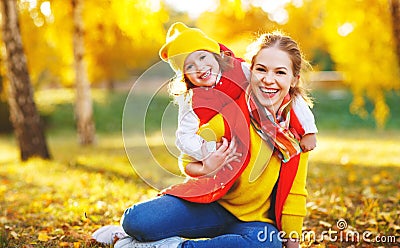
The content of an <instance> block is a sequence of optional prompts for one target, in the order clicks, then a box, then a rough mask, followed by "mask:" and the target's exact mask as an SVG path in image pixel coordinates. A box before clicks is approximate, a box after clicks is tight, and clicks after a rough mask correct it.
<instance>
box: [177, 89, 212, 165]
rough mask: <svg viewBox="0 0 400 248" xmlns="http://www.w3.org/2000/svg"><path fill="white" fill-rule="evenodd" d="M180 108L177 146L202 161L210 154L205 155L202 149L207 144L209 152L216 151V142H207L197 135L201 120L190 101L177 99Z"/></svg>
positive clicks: (183, 97) (184, 98) (180, 97)
mask: <svg viewBox="0 0 400 248" xmlns="http://www.w3.org/2000/svg"><path fill="white" fill-rule="evenodd" d="M176 102H177V103H178V106H179V113H178V128H177V130H176V142H175V143H176V146H177V147H178V149H179V150H180V151H181V152H183V153H185V154H187V155H189V156H190V157H193V158H194V159H196V160H197V161H202V160H203V159H204V158H205V157H206V156H207V155H208V154H203V152H202V150H201V147H202V144H203V143H206V147H207V149H208V152H209V153H211V152H213V151H215V149H216V144H215V142H207V141H205V140H204V139H203V138H202V137H200V135H198V134H197V131H198V130H199V119H198V117H197V115H196V114H195V113H194V111H193V109H192V106H191V103H190V100H188V98H187V97H185V96H183V95H182V96H179V97H178V98H177V99H176Z"/></svg>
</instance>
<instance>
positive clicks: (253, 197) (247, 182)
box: [199, 115, 308, 237]
mask: <svg viewBox="0 0 400 248" xmlns="http://www.w3.org/2000/svg"><path fill="white" fill-rule="evenodd" d="M210 131H211V132H210ZM199 134H200V135H201V136H202V137H203V138H205V139H206V140H215V139H216V140H217V141H219V140H220V139H221V137H222V135H223V134H224V124H223V119H222V117H221V115H216V116H215V117H213V118H212V119H211V120H210V121H209V123H208V124H207V125H205V126H202V127H201V128H200V131H199ZM250 140H251V151H250V152H251V158H250V162H249V165H248V166H247V168H246V169H245V170H244V172H243V173H242V175H241V176H240V177H239V179H238V180H237V181H236V182H235V184H234V185H233V187H232V188H231V189H230V191H229V192H228V193H227V194H226V195H225V196H224V197H223V198H222V199H220V200H219V201H218V202H219V203H220V204H221V205H222V206H223V207H224V208H225V209H227V210H228V211H229V212H231V213H232V214H233V215H235V216H236V217H237V218H238V219H240V220H242V221H262V222H268V223H273V222H274V220H271V219H270V218H268V210H269V208H270V203H271V193H272V190H273V188H274V185H275V183H276V181H277V179H278V176H279V170H280V166H281V160H280V159H279V157H278V156H277V155H276V154H272V156H270V154H271V153H272V152H271V150H270V148H269V147H268V146H267V145H266V144H265V143H264V142H263V140H262V139H261V138H260V136H259V135H258V134H257V132H256V131H255V130H254V129H253V128H252V127H250ZM307 165H308V153H302V154H301V157H300V164H299V168H298V171H297V174H296V177H295V180H294V182H293V186H292V188H291V190H290V193H289V195H288V197H287V200H286V202H285V204H284V207H283V212H282V229H283V230H282V231H284V232H285V233H286V237H289V236H288V235H289V234H291V233H292V234H293V232H295V234H296V233H297V234H298V235H301V230H302V225H303V219H304V216H305V215H306V197H307V190H306V187H305V186H306V176H307ZM262 168H264V170H263V169H262ZM253 169H256V170H257V171H260V173H261V174H260V175H259V177H258V178H257V179H256V180H254V179H255V177H254V176H253V175H252V177H250V174H251V171H252V170H253Z"/></svg>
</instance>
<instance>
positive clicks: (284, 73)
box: [277, 71, 286, 75]
mask: <svg viewBox="0 0 400 248" xmlns="http://www.w3.org/2000/svg"><path fill="white" fill-rule="evenodd" d="M277 74H280V75H286V72H285V71H277Z"/></svg>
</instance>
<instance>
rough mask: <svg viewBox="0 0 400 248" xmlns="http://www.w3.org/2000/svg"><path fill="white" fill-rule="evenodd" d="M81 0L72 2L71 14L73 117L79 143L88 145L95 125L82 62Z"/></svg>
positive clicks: (87, 81) (88, 86)
mask: <svg viewBox="0 0 400 248" xmlns="http://www.w3.org/2000/svg"><path fill="white" fill-rule="evenodd" d="M82 5H83V1H82V0H72V12H73V22H74V34H73V45H74V60H75V77H76V78H75V84H76V103H75V117H76V124H77V131H78V138H79V142H80V143H81V144H82V145H89V144H92V143H93V142H94V138H95V125H94V122H93V104H92V96H91V92H90V84H89V80H88V77H87V73H86V66H85V62H84V53H85V49H84V42H83V33H84V32H83V21H82Z"/></svg>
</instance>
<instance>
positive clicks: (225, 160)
mask: <svg viewBox="0 0 400 248" xmlns="http://www.w3.org/2000/svg"><path fill="white" fill-rule="evenodd" d="M205 149H206V147H205V146H204V145H203V146H202V150H203V153H204V152H206V150H205ZM240 156H242V155H241V154H240V153H237V152H236V142H235V138H232V140H231V142H230V144H229V143H228V140H227V139H226V138H225V137H222V143H217V150H216V151H215V152H212V153H210V154H209V156H208V157H206V158H205V159H204V160H203V167H204V172H205V174H204V175H209V176H213V175H215V174H216V173H217V172H218V171H219V170H221V169H223V170H224V169H225V167H226V168H228V169H229V170H233V168H232V166H231V165H230V163H231V162H233V161H237V162H240V159H239V157H240Z"/></svg>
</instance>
